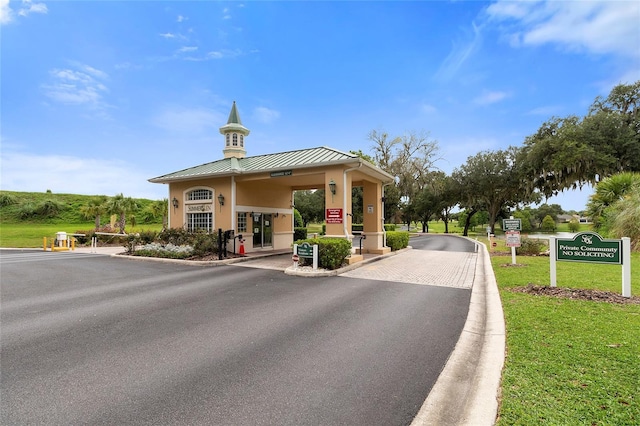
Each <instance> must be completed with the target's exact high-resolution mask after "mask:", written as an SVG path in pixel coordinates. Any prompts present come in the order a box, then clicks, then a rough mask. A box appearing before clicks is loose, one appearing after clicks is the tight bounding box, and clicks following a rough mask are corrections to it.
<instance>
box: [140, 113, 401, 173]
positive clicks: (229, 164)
mask: <svg viewBox="0 0 640 426" xmlns="http://www.w3.org/2000/svg"><path fill="white" fill-rule="evenodd" d="M232 112H233V110H232ZM360 161H361V159H360V158H359V157H358V156H357V155H354V154H347V153H346V152H342V151H338V150H336V149H333V148H328V147H324V146H323V147H318V148H309V149H301V150H297V151H288V152H279V153H275V154H266V155H256V156H254V157H245V158H224V159H222V160H218V161H214V162H211V163H206V164H201V165H199V166H195V167H190V168H188V169H184V170H180V171H177V172H173V173H169V174H166V175H162V176H158V177H155V178H152V179H149V182H153V183H169V182H173V181H179V180H190V179H196V178H203V177H221V176H225V175H232V174H252V173H263V172H272V171H278V170H289V169H297V168H304V167H314V166H325V165H329V164H348V163H352V162H353V163H359V162H360ZM362 163H363V164H367V165H368V166H369V168H371V169H374V170H375V171H377V172H379V173H381V174H382V175H383V176H384V177H387V178H389V179H393V177H392V176H391V175H388V174H387V173H385V172H384V171H382V170H380V169H378V168H377V167H375V166H373V165H369V163H368V162H366V161H362Z"/></svg>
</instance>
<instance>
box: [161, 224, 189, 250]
mask: <svg viewBox="0 0 640 426" xmlns="http://www.w3.org/2000/svg"><path fill="white" fill-rule="evenodd" d="M191 239H192V236H191V233H190V232H189V231H187V230H186V229H182V228H167V229H165V230H163V231H161V232H160V233H159V234H158V240H159V241H160V242H161V243H163V244H169V243H171V244H174V245H177V246H179V245H183V244H188V243H189V242H190V241H191Z"/></svg>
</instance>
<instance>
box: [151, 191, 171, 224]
mask: <svg viewBox="0 0 640 426" xmlns="http://www.w3.org/2000/svg"><path fill="white" fill-rule="evenodd" d="M147 211H148V212H149V213H150V215H151V216H152V217H153V218H158V217H160V216H162V230H165V229H167V224H168V216H169V200H168V199H167V198H165V199H163V200H156V201H154V202H153V203H151V204H149V206H148V207H147Z"/></svg>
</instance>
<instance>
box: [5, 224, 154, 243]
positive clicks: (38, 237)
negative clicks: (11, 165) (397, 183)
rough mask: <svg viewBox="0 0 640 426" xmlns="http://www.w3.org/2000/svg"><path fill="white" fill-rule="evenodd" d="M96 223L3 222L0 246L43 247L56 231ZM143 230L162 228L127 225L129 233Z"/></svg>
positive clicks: (84, 227)
mask: <svg viewBox="0 0 640 426" xmlns="http://www.w3.org/2000/svg"><path fill="white" fill-rule="evenodd" d="M93 227H94V223H93V222H90V223H76V224H64V225H62V224H46V223H24V222H23V223H2V224H0V247H12V248H31V247H42V244H43V241H42V238H43V237H47V241H48V242H47V245H51V239H52V238H55V236H56V232H61V231H64V232H67V233H75V232H77V231H82V230H85V231H86V230H91V229H93ZM143 230H153V231H160V230H162V225H161V224H149V225H140V226H135V227H127V232H128V233H134V232H140V231H143Z"/></svg>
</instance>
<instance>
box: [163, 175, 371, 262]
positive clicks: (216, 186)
mask: <svg viewBox="0 0 640 426" xmlns="http://www.w3.org/2000/svg"><path fill="white" fill-rule="evenodd" d="M346 169H347V167H346V166H345V165H334V166H328V167H324V168H314V169H310V170H302V171H300V172H299V173H300V177H298V176H296V175H295V173H297V171H296V172H295V173H294V175H292V176H289V177H286V178H275V177H274V178H272V177H270V175H269V174H268V173H264V174H260V175H249V176H247V175H238V176H233V177H223V178H217V179H197V180H192V181H184V182H173V183H171V184H170V186H169V200H170V201H169V202H170V209H169V210H170V211H169V226H170V227H173V228H181V227H183V226H184V225H185V223H186V216H185V213H186V212H187V209H188V207H189V203H188V202H185V201H184V200H185V195H186V193H187V192H188V191H191V190H193V189H196V188H207V189H210V190H212V191H213V202H212V203H210V209H211V211H212V213H213V228H214V230H215V229H218V228H222V229H223V230H227V229H233V230H234V231H236V234H239V233H242V234H243V235H244V239H245V241H246V242H245V252H251V251H253V250H254V247H253V241H252V237H253V233H252V232H253V227H252V225H253V220H252V217H251V216H250V213H251V212H256V213H268V214H272V215H273V218H272V225H273V227H272V242H273V247H272V248H271V249H275V250H278V249H288V248H290V247H291V244H292V242H293V208H292V204H293V199H292V198H293V189H294V188H297V187H299V186H301V185H303V186H304V187H311V186H312V185H311V181H310V180H309V179H310V178H311V177H314V179H312V180H313V181H317V188H323V189H324V190H325V209H342V214H343V217H342V223H327V224H326V235H327V236H329V237H341V238H345V237H346V238H353V235H351V225H352V216H351V215H348V214H347V213H352V203H351V188H352V184H353V182H354V181H356V183H357V185H358V186H362V187H363V194H364V199H363V201H364V212H363V218H364V220H363V222H364V232H365V234H366V235H367V239H366V240H365V241H364V244H363V248H365V249H366V251H369V252H380V250H384V247H383V243H384V239H383V237H384V233H383V228H382V220H381V219H382V202H381V198H382V188H381V182H379V181H376V180H375V179H372V178H370V177H368V176H367V175H365V174H364V173H362V172H361V171H360V170H359V169H354V170H349V171H348V172H347V173H346V174H345V170H346ZM331 180H333V181H334V182H335V183H336V193H335V194H332V193H331V191H330V188H329V182H331ZM220 194H222V195H223V196H224V198H225V201H224V205H223V206H220V205H219V203H218V199H217V197H218V195H220ZM345 195H346V197H345ZM174 197H175V198H176V199H177V200H178V204H179V205H178V208H176V209H174V208H173V205H172V204H171V200H172V199H173V198H174ZM193 204H195V205H197V208H203V206H202V203H200V202H194V203H193ZM368 206H373V211H372V212H369V210H368ZM192 208H195V207H192ZM238 212H246V213H247V214H248V217H247V230H246V231H239V230H238V228H237V223H236V221H237V214H238ZM325 212H326V210H325ZM232 247H233V244H231V245H230V248H232ZM236 249H237V250H239V245H238V244H236Z"/></svg>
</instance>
